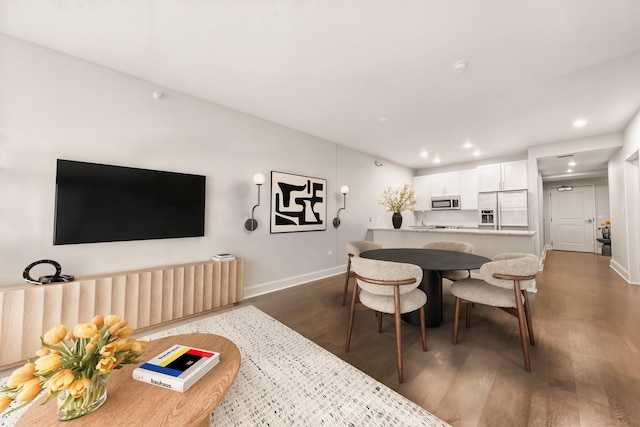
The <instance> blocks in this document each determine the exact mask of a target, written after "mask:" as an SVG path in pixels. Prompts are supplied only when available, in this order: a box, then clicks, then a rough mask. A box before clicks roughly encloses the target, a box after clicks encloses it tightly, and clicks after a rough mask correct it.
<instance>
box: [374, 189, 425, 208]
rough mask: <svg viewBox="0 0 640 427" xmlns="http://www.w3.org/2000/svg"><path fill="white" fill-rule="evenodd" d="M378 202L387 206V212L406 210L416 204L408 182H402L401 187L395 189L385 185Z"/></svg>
mask: <svg viewBox="0 0 640 427" xmlns="http://www.w3.org/2000/svg"><path fill="white" fill-rule="evenodd" d="M379 203H380V204H381V205H382V206H384V207H385V208H387V212H394V213H400V212H402V211H406V210H413V207H414V206H415V204H416V198H415V193H414V191H413V187H411V185H409V184H404V185H403V186H402V187H398V188H395V189H394V188H391V187H387V188H385V190H384V192H383V193H382V199H381V200H380V202H379Z"/></svg>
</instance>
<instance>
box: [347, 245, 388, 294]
mask: <svg viewBox="0 0 640 427" xmlns="http://www.w3.org/2000/svg"><path fill="white" fill-rule="evenodd" d="M374 249H382V245H381V244H380V243H375V242H367V241H365V240H355V241H353V242H349V243H347V276H346V277H345V278H344V294H343V295H342V305H345V304H346V303H347V293H348V292H349V279H350V278H352V277H354V276H353V271H351V258H353V257H354V256H360V253H361V252H365V251H371V250H374Z"/></svg>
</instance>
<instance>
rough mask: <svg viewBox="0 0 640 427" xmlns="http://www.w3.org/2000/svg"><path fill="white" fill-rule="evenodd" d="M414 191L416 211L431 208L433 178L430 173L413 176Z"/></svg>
mask: <svg viewBox="0 0 640 427" xmlns="http://www.w3.org/2000/svg"><path fill="white" fill-rule="evenodd" d="M413 192H414V194H415V197H416V205H415V206H414V208H413V210H414V211H430V210H431V179H430V176H429V175H422V176H416V177H414V178H413Z"/></svg>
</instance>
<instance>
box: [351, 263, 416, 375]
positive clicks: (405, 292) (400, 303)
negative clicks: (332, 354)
mask: <svg viewBox="0 0 640 427" xmlns="http://www.w3.org/2000/svg"><path fill="white" fill-rule="evenodd" d="M351 267H352V268H353V271H354V274H355V278H356V280H355V285H354V286H353V291H352V294H351V309H350V311H349V325H348V328H347V342H346V345H345V352H346V353H348V352H349V348H350V346H351V332H352V330H353V319H354V315H355V311H356V309H360V308H369V309H372V310H375V311H376V315H377V318H378V332H382V313H388V314H392V315H393V318H394V323H395V332H396V353H397V360H398V380H399V381H400V382H403V380H404V375H403V367H402V328H401V319H400V315H401V314H402V313H410V312H412V311H415V310H420V332H421V337H422V350H423V351H427V333H426V329H425V320H424V305H425V304H426V303H427V295H426V294H425V293H424V292H423V291H422V290H420V289H417V288H418V285H419V284H420V282H421V281H422V268H420V267H418V266H417V265H413V264H405V263H399V262H390V261H378V260H373V259H365V258H360V257H355V256H354V257H353V258H352V260H351ZM359 289H361V291H360V295H359V296H360V303H358V302H357V299H358V298H357V297H358V290H359Z"/></svg>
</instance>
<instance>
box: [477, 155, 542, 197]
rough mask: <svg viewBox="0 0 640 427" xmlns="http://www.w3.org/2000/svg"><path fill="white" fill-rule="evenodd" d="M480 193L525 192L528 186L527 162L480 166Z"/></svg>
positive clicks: (519, 161)
mask: <svg viewBox="0 0 640 427" xmlns="http://www.w3.org/2000/svg"><path fill="white" fill-rule="evenodd" d="M477 171H478V191H479V192H482V191H505V190H524V189H527V188H529V186H528V185H527V182H528V179H527V161H526V160H518V161H516V162H508V163H499V164H495V165H487V166H478V169H477Z"/></svg>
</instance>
